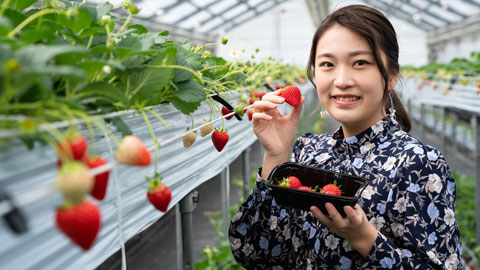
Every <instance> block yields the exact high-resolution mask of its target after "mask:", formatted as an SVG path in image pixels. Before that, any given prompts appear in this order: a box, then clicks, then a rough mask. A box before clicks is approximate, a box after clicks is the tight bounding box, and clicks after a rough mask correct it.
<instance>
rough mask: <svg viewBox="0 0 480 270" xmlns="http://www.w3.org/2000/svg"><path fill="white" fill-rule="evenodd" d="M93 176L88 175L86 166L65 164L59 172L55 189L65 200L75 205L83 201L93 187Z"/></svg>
mask: <svg viewBox="0 0 480 270" xmlns="http://www.w3.org/2000/svg"><path fill="white" fill-rule="evenodd" d="M93 182H94V180H93V176H92V175H91V174H90V172H89V170H88V168H87V165H85V164H83V163H81V162H77V161H71V162H68V163H65V165H63V166H62V168H60V170H59V174H58V178H57V188H58V189H59V190H60V192H61V193H62V194H63V196H64V197H65V199H66V200H67V201H69V202H71V203H74V204H77V203H80V202H81V201H83V199H84V198H85V195H87V194H88V193H89V192H90V191H91V190H92V187H93Z"/></svg>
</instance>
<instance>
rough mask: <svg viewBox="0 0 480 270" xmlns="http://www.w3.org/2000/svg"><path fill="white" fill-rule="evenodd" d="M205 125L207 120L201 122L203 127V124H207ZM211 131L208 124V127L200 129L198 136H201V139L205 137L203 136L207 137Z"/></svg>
mask: <svg viewBox="0 0 480 270" xmlns="http://www.w3.org/2000/svg"><path fill="white" fill-rule="evenodd" d="M207 123H208V121H207V120H203V122H202V126H203V125H205V124H207ZM212 130H213V124H212V123H210V124H208V125H206V126H204V127H202V128H200V135H201V136H202V137H205V136H207V135H208V134H210V132H212Z"/></svg>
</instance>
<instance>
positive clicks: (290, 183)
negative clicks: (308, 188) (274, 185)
mask: <svg viewBox="0 0 480 270" xmlns="http://www.w3.org/2000/svg"><path fill="white" fill-rule="evenodd" d="M278 185H279V186H282V187H289V188H300V187H301V186H302V182H300V179H298V178H297V177H295V176H290V177H288V178H283V180H282V181H281V182H280V183H279V184H278Z"/></svg>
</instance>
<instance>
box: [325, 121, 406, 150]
mask: <svg viewBox="0 0 480 270" xmlns="http://www.w3.org/2000/svg"><path fill="white" fill-rule="evenodd" d="M399 130H401V129H400V125H399V124H398V122H397V121H396V120H395V118H394V117H391V116H390V115H387V116H386V117H384V118H383V119H382V120H380V121H378V122H377V123H375V124H374V125H373V126H371V127H369V128H368V129H366V130H364V131H362V132H361V133H359V134H357V135H355V136H352V137H348V138H344V137H343V130H342V127H340V128H338V129H337V131H336V132H335V133H333V134H332V137H331V142H330V144H331V145H332V148H333V149H334V150H335V151H336V152H338V153H343V152H352V151H353V152H356V150H358V148H360V147H362V146H365V145H366V144H368V145H370V147H371V146H373V145H375V146H377V145H379V144H382V143H384V142H385V140H386V139H387V138H388V135H389V134H390V135H391V134H393V133H395V132H397V131H399ZM371 144H373V145H371ZM370 147H368V148H370ZM362 152H363V151H362Z"/></svg>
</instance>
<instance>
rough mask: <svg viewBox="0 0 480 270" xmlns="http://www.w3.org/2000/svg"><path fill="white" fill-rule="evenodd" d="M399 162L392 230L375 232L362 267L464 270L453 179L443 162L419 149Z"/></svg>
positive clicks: (389, 205) (390, 209) (390, 211)
mask: <svg viewBox="0 0 480 270" xmlns="http://www.w3.org/2000/svg"><path fill="white" fill-rule="evenodd" d="M403 158H404V160H403V161H401V163H403V165H402V164H400V165H399V166H400V167H399V168H398V173H397V176H398V178H397V179H398V183H397V184H396V186H393V187H392V189H391V190H390V193H389V195H388V198H387V205H386V209H388V210H387V212H386V213H385V214H386V215H387V216H388V218H389V220H391V222H392V223H391V224H390V228H389V229H390V230H387V231H386V232H384V233H380V232H379V234H378V236H377V239H376V242H375V244H374V246H373V248H372V249H371V250H370V253H369V255H368V257H367V258H366V259H365V260H364V263H363V267H362V268H363V269H463V267H462V260H461V240H460V231H459V228H458V224H457V221H456V219H455V215H454V213H455V196H456V194H455V180H454V179H453V176H452V174H451V172H450V169H449V168H448V165H447V163H446V161H445V159H444V158H443V156H441V154H440V153H439V152H438V151H437V150H436V149H434V148H432V147H429V146H423V147H422V146H419V145H417V146H415V147H412V148H411V149H410V150H409V151H407V154H405V155H403V157H402V159H403ZM387 235H388V236H387Z"/></svg>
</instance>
